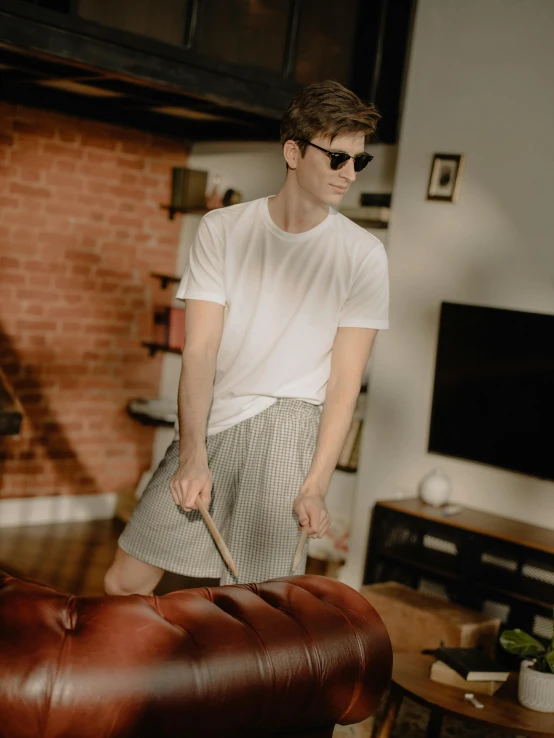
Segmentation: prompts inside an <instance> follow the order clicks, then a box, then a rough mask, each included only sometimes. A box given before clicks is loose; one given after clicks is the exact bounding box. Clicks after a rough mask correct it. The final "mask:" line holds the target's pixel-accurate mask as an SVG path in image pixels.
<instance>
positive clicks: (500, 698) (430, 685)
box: [373, 653, 554, 738]
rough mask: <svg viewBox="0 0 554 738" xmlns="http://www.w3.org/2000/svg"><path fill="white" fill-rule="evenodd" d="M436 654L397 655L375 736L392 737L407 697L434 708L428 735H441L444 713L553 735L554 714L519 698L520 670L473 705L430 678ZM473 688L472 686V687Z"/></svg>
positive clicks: (535, 737)
mask: <svg viewBox="0 0 554 738" xmlns="http://www.w3.org/2000/svg"><path fill="white" fill-rule="evenodd" d="M434 660H435V659H434V657H433V656H422V655H420V654H412V653H399V654H395V656H394V666H393V672H392V683H391V689H390V693H389V697H388V700H387V704H386V708H385V717H384V719H383V722H382V723H381V725H380V726H379V727H377V726H376V728H375V730H374V732H373V738H389V737H390V735H391V734H392V729H393V727H394V722H395V720H396V716H397V715H398V710H399V709H400V705H401V703H402V699H403V698H404V697H409V698H410V699H413V700H415V701H416V702H419V703H420V704H422V705H424V706H425V707H428V708H429V709H430V711H431V715H430V718H429V725H428V728H427V738H438V737H439V736H440V732H441V727H442V719H443V717H444V715H445V714H450V715H456V716H457V717H459V718H462V719H464V720H470V721H473V722H474V723H479V724H481V726H489V727H490V728H492V727H494V728H498V729H499V730H504V731H505V732H507V733H515V734H518V735H525V736H528V737H529V738H552V736H554V714H552V713H546V712H535V711H534V710H528V709H527V708H526V707H522V705H520V704H519V702H518V700H517V674H510V677H509V679H508V681H507V682H506V684H503V685H502V687H500V689H499V690H498V692H497V693H496V694H495V695H494V696H492V697H489V696H488V695H486V694H476V693H475V697H476V698H477V699H478V700H479V702H481V703H482V704H483V705H484V707H483V708H477V707H474V706H473V705H472V704H471V702H468V701H467V700H466V699H465V698H464V694H465V693H464V691H462V690H461V689H456V687H450V686H447V685H446V684H438V683H437V682H432V681H431V680H430V679H429V672H430V669H431V664H432V663H433V661H434ZM469 691H471V690H469Z"/></svg>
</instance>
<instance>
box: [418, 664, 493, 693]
mask: <svg viewBox="0 0 554 738" xmlns="http://www.w3.org/2000/svg"><path fill="white" fill-rule="evenodd" d="M429 678H430V679H431V681H432V682H438V683H439V684H446V685H448V686H449V687H457V688H458V689H463V690H464V692H477V693H478V694H488V695H491V696H492V695H493V694H494V693H495V692H496V691H497V690H498V689H500V687H501V686H502V685H503V684H504V682H494V681H491V680H484V681H478V682H477V681H472V682H470V681H468V680H467V679H464V678H463V677H461V676H460V675H459V674H458V672H457V671H454V669H451V668H450V667H449V666H447V665H446V664H445V663H444V661H435V662H434V663H433V664H431V673H430V674H429Z"/></svg>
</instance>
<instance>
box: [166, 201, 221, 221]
mask: <svg viewBox="0 0 554 738" xmlns="http://www.w3.org/2000/svg"><path fill="white" fill-rule="evenodd" d="M160 208H161V209H162V210H167V212H168V214H169V220H173V218H174V217H175V214H176V213H180V214H181V215H187V214H189V215H206V213H209V212H210V211H209V210H207V209H206V208H183V207H180V206H178V205H160Z"/></svg>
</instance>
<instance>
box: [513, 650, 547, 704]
mask: <svg viewBox="0 0 554 738" xmlns="http://www.w3.org/2000/svg"><path fill="white" fill-rule="evenodd" d="M532 665H533V662H532V661H522V662H521V667H520V669H519V683H518V699H519V701H520V702H521V704H522V705H523V706H524V707H528V708H529V709H530V710H536V711H537V712H554V674H545V673H544V672H542V671H536V669H532V668H531V667H532Z"/></svg>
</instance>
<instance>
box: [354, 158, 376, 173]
mask: <svg viewBox="0 0 554 738" xmlns="http://www.w3.org/2000/svg"><path fill="white" fill-rule="evenodd" d="M372 159H373V157H372V156H371V154H360V155H359V156H356V157H355V158H354V171H356V172H361V171H362V169H365V168H366V167H367V165H368V164H369V162H370V161H371V160H372Z"/></svg>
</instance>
